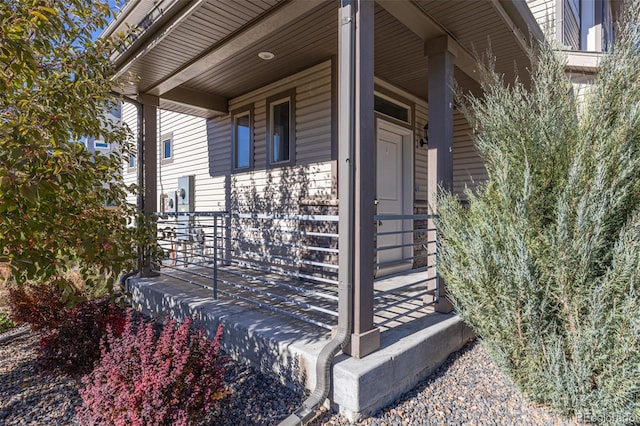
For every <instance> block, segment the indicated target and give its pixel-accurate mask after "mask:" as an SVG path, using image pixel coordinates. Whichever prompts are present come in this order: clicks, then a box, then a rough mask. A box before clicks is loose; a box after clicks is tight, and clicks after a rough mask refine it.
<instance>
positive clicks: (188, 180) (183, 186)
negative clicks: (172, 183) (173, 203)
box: [176, 175, 195, 213]
mask: <svg viewBox="0 0 640 426" xmlns="http://www.w3.org/2000/svg"><path fill="white" fill-rule="evenodd" d="M176 193H177V198H178V213H190V212H193V211H194V210H195V197H194V176H193V175H190V176H181V177H179V178H178V190H177V191H176Z"/></svg>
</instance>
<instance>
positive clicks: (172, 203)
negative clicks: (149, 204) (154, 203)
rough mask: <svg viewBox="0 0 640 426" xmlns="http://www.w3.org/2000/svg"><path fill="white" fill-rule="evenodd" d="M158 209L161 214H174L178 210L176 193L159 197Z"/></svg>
mask: <svg viewBox="0 0 640 426" xmlns="http://www.w3.org/2000/svg"><path fill="white" fill-rule="evenodd" d="M160 207H161V208H162V212H163V213H175V212H176V211H177V210H178V200H177V196H176V191H171V192H169V193H168V194H161V195H160Z"/></svg>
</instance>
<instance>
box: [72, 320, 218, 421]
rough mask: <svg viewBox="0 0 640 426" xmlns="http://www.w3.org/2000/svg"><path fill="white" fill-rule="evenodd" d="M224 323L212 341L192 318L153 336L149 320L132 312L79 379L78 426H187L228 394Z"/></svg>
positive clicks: (169, 323) (109, 335) (166, 324)
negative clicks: (222, 344)
mask: <svg viewBox="0 0 640 426" xmlns="http://www.w3.org/2000/svg"><path fill="white" fill-rule="evenodd" d="M221 338H222V325H220V326H219V327H218V330H217V333H216V336H215V338H214V339H213V340H208V339H206V338H205V336H204V331H203V330H202V329H194V328H193V327H192V321H191V319H189V318H187V319H186V320H185V322H183V323H182V324H180V325H179V326H177V327H176V324H175V323H174V321H173V320H168V319H167V320H165V322H164V324H163V327H162V330H161V331H160V332H159V333H157V332H156V331H155V330H154V325H153V324H152V323H151V322H146V323H145V322H139V321H138V323H137V324H136V320H135V319H134V318H133V317H132V315H131V314H130V315H129V316H128V318H127V322H126V325H125V328H124V331H123V333H122V335H121V336H120V337H117V336H116V335H114V333H112V332H111V330H109V331H108V332H107V338H106V341H105V342H103V344H102V358H101V359H100V362H99V363H98V364H96V367H95V368H94V370H93V371H92V372H91V373H90V374H88V375H86V376H85V377H83V378H82V383H83V384H84V388H83V389H81V390H80V396H81V398H82V403H83V405H82V406H81V407H78V408H77V412H78V416H77V419H78V421H79V422H80V424H82V425H132V426H137V425H140V426H141V425H190V424H194V423H196V422H197V421H198V420H199V419H201V418H202V417H203V416H204V414H205V413H206V412H207V411H209V409H210V408H212V407H213V405H214V404H215V403H216V402H217V401H219V400H221V399H222V398H224V397H225V396H226V395H227V391H226V390H225V385H224V359H222V356H221V355H220V341H221Z"/></svg>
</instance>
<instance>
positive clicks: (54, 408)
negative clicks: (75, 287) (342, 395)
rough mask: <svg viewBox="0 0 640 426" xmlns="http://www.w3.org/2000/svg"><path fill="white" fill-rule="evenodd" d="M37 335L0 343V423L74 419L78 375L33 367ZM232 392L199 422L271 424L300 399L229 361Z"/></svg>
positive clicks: (59, 422)
mask: <svg viewBox="0 0 640 426" xmlns="http://www.w3.org/2000/svg"><path fill="white" fill-rule="evenodd" d="M37 346H38V336H37V335H36V334H34V333H31V332H29V333H26V334H23V335H21V336H18V337H15V338H13V339H11V340H8V341H5V342H2V343H0V425H6V426H9V425H12V426H13V425H34V426H36V425H37V426H41V425H74V424H76V422H75V407H76V406H78V405H80V403H81V401H80V397H79V396H78V391H77V389H78V385H79V379H75V378H72V377H69V376H67V375H63V374H48V373H44V372H42V371H41V370H40V369H39V367H38V357H37V351H36V350H37ZM226 375H227V383H229V385H230V388H231V390H232V396H231V397H230V398H229V399H228V401H226V403H224V404H222V405H221V407H220V408H219V410H218V411H217V412H216V413H212V414H211V415H210V416H209V417H208V419H207V421H206V422H205V424H215V425H239V426H243V425H275V424H278V423H279V422H280V421H281V420H283V419H284V418H285V417H287V416H288V415H289V414H290V413H291V412H292V411H293V410H294V409H295V408H297V407H298V406H299V405H300V403H301V402H302V399H303V398H302V395H300V394H297V393H295V392H293V391H292V390H290V389H288V388H287V387H285V386H283V385H281V384H280V383H279V382H278V381H277V380H276V379H274V378H271V377H269V376H266V375H264V374H260V373H258V372H256V371H254V370H253V369H252V368H249V367H247V366H246V365H244V364H240V363H237V362H233V361H229V363H228V365H227V371H226Z"/></svg>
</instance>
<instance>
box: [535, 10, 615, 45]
mask: <svg viewBox="0 0 640 426" xmlns="http://www.w3.org/2000/svg"><path fill="white" fill-rule="evenodd" d="M620 1H621V0H527V4H528V5H529V9H530V10H531V13H532V14H533V16H534V18H535V19H536V21H537V22H538V24H539V25H540V28H542V30H543V31H544V33H545V35H546V36H547V37H548V38H549V39H550V40H553V41H554V42H556V43H558V45H559V47H560V48H561V49H564V50H583V51H589V52H604V51H606V50H608V49H609V48H610V46H611V44H612V43H613V39H614V35H615V34H614V25H613V15H614V13H613V12H614V10H613V9H614V8H617V7H619V5H618V3H619V2H620Z"/></svg>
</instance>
